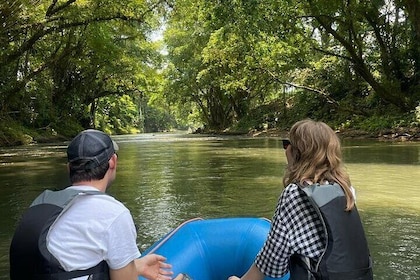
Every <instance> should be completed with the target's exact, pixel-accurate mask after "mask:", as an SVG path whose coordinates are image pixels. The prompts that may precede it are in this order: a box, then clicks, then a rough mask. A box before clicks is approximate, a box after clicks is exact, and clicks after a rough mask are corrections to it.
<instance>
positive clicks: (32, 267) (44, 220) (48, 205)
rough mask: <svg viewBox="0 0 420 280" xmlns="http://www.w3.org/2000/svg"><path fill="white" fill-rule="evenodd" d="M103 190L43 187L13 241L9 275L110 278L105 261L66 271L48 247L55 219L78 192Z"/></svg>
mask: <svg viewBox="0 0 420 280" xmlns="http://www.w3.org/2000/svg"><path fill="white" fill-rule="evenodd" d="M98 194H104V193H102V192H99V191H80V190H74V189H64V190H61V191H48V190H47V191H44V192H43V193H42V194H41V195H40V196H38V197H37V198H36V199H35V200H34V202H32V204H31V206H30V207H29V208H28V210H27V211H26V212H25V213H24V214H23V216H22V219H21V221H20V223H19V225H18V226H17V228H16V231H15V234H14V236H13V239H12V243H11V245H10V279H11V280H17V279H18V280H21V279H56V280H64V279H71V278H76V277H80V276H90V278H89V279H98V280H99V279H101V280H102V279H103V280H107V279H109V267H108V264H107V263H106V261H102V262H100V263H99V264H98V265H96V266H94V267H92V268H89V269H86V270H77V271H65V270H64V269H63V268H62V267H61V265H60V263H59V262H58V260H57V259H56V258H55V257H54V256H53V255H52V254H51V253H50V252H49V251H48V249H47V240H46V238H47V234H48V232H49V230H50V227H51V226H52V225H53V223H54V222H55V221H56V220H57V219H58V218H59V217H60V216H61V214H62V213H64V212H65V211H66V210H67V209H68V208H69V207H70V206H71V205H72V202H73V201H74V200H75V198H76V197H78V196H79V195H98Z"/></svg>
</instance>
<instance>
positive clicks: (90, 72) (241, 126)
mask: <svg viewBox="0 0 420 280" xmlns="http://www.w3.org/2000/svg"><path fill="white" fill-rule="evenodd" d="M418 15H420V2H418V1H413V0H398V1H396V0H395V1H391V0H384V1H381V0H374V1H364V0H363V1H360V0H348V1H330V0H307V1H262V0H233V1H215V0H210V1H209V0H172V1H169V0H167V1H163V0H114V1H108V0H105V1H103V0H40V1H34V0H5V1H2V2H1V3H0V24H1V26H2V29H1V30H0V58H1V64H0V85H1V87H0V120H2V124H1V128H2V129H1V132H0V141H1V142H3V143H9V144H15V142H14V141H12V140H9V139H13V138H23V139H22V140H21V142H26V141H30V138H29V139H28V137H27V136H25V135H27V134H30V135H33V131H43V132H46V133H47V134H48V133H49V134H51V135H54V134H57V135H64V136H72V135H74V134H75V133H76V132H77V131H79V130H80V129H82V128H87V127H97V128H100V129H103V130H105V131H107V132H109V133H133V132H148V131H163V130H168V129H172V128H179V127H182V128H186V127H192V128H197V127H200V126H203V127H205V128H206V129H208V130H214V131H222V130H226V129H230V130H236V131H238V130H239V131H249V130H250V129H260V128H267V127H282V128H287V127H288V126H289V125H290V124H291V123H293V122H294V121H296V120H297V119H300V118H304V117H311V118H314V119H322V120H324V121H327V122H329V123H331V124H332V125H334V126H335V127H336V128H337V129H339V128H349V127H352V128H360V129H364V130H372V131H374V130H380V129H385V128H393V127H397V126H417V127H418V126H419V122H420V118H419V111H420V107H419V106H420V104H419V101H420V88H419V86H420V71H419V69H420V40H419V39H420V17H419V16H418ZM156 30H164V34H163V39H164V41H163V42H162V41H159V40H156V39H155V38H153V37H154V36H155V35H156V34H157V33H156ZM162 43H164V44H162ZM27 129H31V130H32V132H28V133H27V131H26V130H27Z"/></svg>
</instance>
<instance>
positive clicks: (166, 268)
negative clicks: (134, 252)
mask: <svg viewBox="0 0 420 280" xmlns="http://www.w3.org/2000/svg"><path fill="white" fill-rule="evenodd" d="M165 261H166V258H165V257H163V256H161V255H157V254H149V255H145V256H143V257H140V258H139V259H136V260H135V262H136V268H137V273H138V275H141V276H143V277H145V278H147V279H150V280H171V279H172V275H173V271H172V270H171V268H172V266H171V265H170V264H168V263H166V262H165Z"/></svg>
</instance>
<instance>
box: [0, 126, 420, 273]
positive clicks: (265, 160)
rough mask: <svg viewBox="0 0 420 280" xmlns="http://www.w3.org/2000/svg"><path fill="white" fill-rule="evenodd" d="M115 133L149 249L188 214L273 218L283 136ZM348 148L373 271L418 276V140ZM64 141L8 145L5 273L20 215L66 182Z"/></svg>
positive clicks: (1, 265) (2, 241)
mask: <svg viewBox="0 0 420 280" xmlns="http://www.w3.org/2000/svg"><path fill="white" fill-rule="evenodd" d="M114 138H115V140H117V142H118V144H119V146H120V151H119V165H118V175H117V180H116V182H115V184H114V185H113V187H112V188H111V189H110V193H111V194H112V195H114V196H116V197H117V198H118V199H119V200H121V201H123V202H124V203H125V204H126V205H127V207H129V208H130V210H131V211H132V214H133V217H134V220H135V223H136V224H137V226H138V229H139V238H138V242H139V246H140V247H141V249H145V248H146V247H147V246H149V245H150V244H152V243H153V242H154V241H156V240H157V239H158V238H159V237H161V236H163V235H164V234H165V233H166V232H167V231H169V230H170V229H172V228H174V227H176V226H177V225H178V224H179V223H181V222H183V221H185V220H187V219H190V218H195V217H203V218H211V217H225V216H259V217H267V218H271V216H272V213H273V210H274V207H275V205H276V202H277V199H278V196H279V194H280V192H281V190H282V181H281V180H282V176H283V171H284V167H285V164H286V159H285V156H284V151H283V149H282V144H281V141H280V139H275V138H272V139H270V138H266V139H253V138H243V137H215V136H209V137H203V136H200V135H178V134H142V135H135V136H117V137H114ZM344 146H345V147H344V158H345V162H346V167H347V169H348V171H349V173H350V175H351V178H352V183H353V185H354V186H355V187H356V189H357V194H358V199H357V204H358V208H359V210H360V212H361V216H362V219H363V222H364V225H365V228H366V231H367V235H368V241H369V244H370V247H371V251H372V255H373V258H374V262H375V269H374V274H375V279H420V272H419V268H418V263H420V257H419V255H420V253H419V246H420V240H419V239H420V234H419V233H418V228H419V224H420V215H419V213H420V212H419V210H420V195H419V193H418V191H417V186H416V180H417V179H418V178H420V169H419V165H420V143H380V142H374V141H344ZM65 147H66V143H62V145H36V146H30V147H21V148H13V149H0V183H1V184H0V208H1V218H0V227H1V229H2V230H1V232H0V252H1V254H0V279H8V276H7V275H8V246H9V244H10V238H11V235H12V232H13V230H14V226H15V224H16V222H17V220H18V218H19V217H20V215H21V213H22V212H23V211H24V210H25V209H26V207H27V205H28V204H29V203H30V202H31V201H32V200H33V198H34V197H35V196H37V195H38V194H39V193H40V192H41V191H42V190H43V189H46V188H49V189H54V188H60V187H63V186H66V185H67V184H68V179H67V174H66V166H65ZM2 277H3V278H2Z"/></svg>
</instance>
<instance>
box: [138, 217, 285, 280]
mask: <svg viewBox="0 0 420 280" xmlns="http://www.w3.org/2000/svg"><path fill="white" fill-rule="evenodd" d="M269 229H270V221H269V220H267V219H264V218H242V217H237V218H220V219H208V220H203V219H200V218H197V219H192V220H189V221H186V222H184V223H183V224H181V225H180V226H178V227H177V228H176V229H174V230H172V231H171V232H169V233H168V234H167V235H166V236H165V237H163V238H162V239H161V240H159V241H158V242H156V243H155V244H153V245H152V246H151V247H150V248H148V249H147V250H146V251H145V252H144V253H143V254H144V255H145V254H149V253H156V254H160V255H163V256H165V257H166V258H167V262H168V263H170V264H172V268H173V271H174V275H177V274H178V273H182V272H183V273H187V274H188V275H189V276H190V277H191V278H192V279H194V280H226V279H227V278H228V277H229V276H231V275H237V276H242V275H243V274H244V273H245V272H246V271H247V270H248V268H249V267H250V265H251V264H252V263H253V261H254V259H255V256H256V254H257V253H258V251H259V250H260V249H261V247H262V246H263V244H264V241H265V239H266V238H267V234H268V231H269ZM139 279H145V278H143V277H139ZM265 279H266V280H268V279H278V280H287V279H289V276H288V275H286V276H284V277H283V278H269V277H266V278H265Z"/></svg>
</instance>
